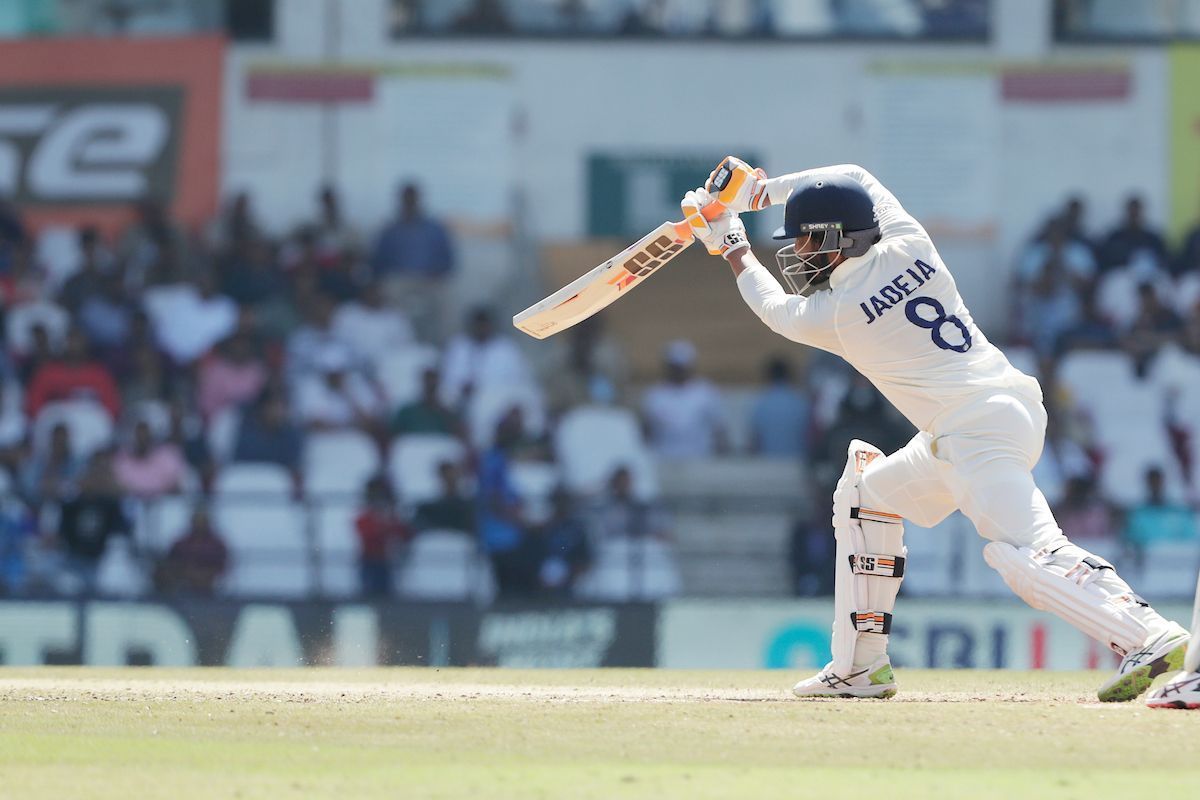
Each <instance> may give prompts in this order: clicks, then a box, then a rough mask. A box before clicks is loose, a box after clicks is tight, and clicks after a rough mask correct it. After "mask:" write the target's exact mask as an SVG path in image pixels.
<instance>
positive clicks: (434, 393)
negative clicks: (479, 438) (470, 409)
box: [392, 367, 462, 436]
mask: <svg viewBox="0 0 1200 800" xmlns="http://www.w3.org/2000/svg"><path fill="white" fill-rule="evenodd" d="M440 382H441V376H440V374H439V373H438V370H437V367H427V368H426V369H425V370H424V371H423V372H422V373H421V396H420V397H418V398H417V399H416V400H413V401H412V402H411V403H408V404H406V405H403V406H401V407H400V408H398V409H397V410H396V413H395V415H393V416H392V433H393V434H394V435H396V436H404V435H406V434H410V433H445V434H450V435H453V436H458V435H461V433H462V430H461V428H462V425H461V423H460V422H459V419H458V417H457V415H455V413H454V412H453V411H451V410H450V409H449V408H447V407H446V404H445V403H443V402H442V397H441V395H440V394H439V393H438V387H439V385H440Z"/></svg>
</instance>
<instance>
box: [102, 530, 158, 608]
mask: <svg viewBox="0 0 1200 800" xmlns="http://www.w3.org/2000/svg"><path fill="white" fill-rule="evenodd" d="M148 588H149V579H148V578H147V576H146V572H145V570H144V569H143V568H142V566H141V564H140V563H139V562H138V560H137V558H136V557H135V556H134V554H133V548H132V547H130V544H129V540H128V539H126V538H125V537H123V536H122V537H115V538H113V539H111V540H110V541H109V542H108V546H107V547H106V548H105V550H104V555H103V556H102V557H101V559H100V565H99V567H98V568H97V570H96V591H97V592H98V593H99V594H101V595H105V596H108V597H141V596H142V595H144V594H145V593H146V590H147V589H148Z"/></svg>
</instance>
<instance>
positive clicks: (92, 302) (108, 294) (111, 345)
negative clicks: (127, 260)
mask: <svg viewBox="0 0 1200 800" xmlns="http://www.w3.org/2000/svg"><path fill="white" fill-rule="evenodd" d="M78 320H79V327H80V329H81V330H82V331H83V332H84V333H85V334H86V335H87V337H88V339H89V340H91V341H92V343H93V344H95V345H96V346H97V347H99V348H100V349H101V350H104V351H111V350H120V349H121V348H123V347H124V346H125V344H126V343H127V342H128V341H129V336H130V333H131V332H132V328H133V307H132V306H131V304H130V303H129V300H128V298H127V297H126V296H125V286H124V283H123V282H122V280H121V276H120V275H116V274H113V275H105V276H103V277H102V278H101V279H100V280H99V282H98V284H97V286H96V288H95V291H94V292H93V293H92V294H89V295H87V296H86V297H85V298H84V299H83V301H82V302H81V303H80V304H79V312H78Z"/></svg>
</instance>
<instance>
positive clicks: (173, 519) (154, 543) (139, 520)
mask: <svg viewBox="0 0 1200 800" xmlns="http://www.w3.org/2000/svg"><path fill="white" fill-rule="evenodd" d="M194 505H195V500H194V499H193V498H190V497H184V496H181V495H164V496H163V497H158V498H155V499H153V500H147V501H144V502H140V503H138V504H137V507H136V509H135V512H134V514H133V531H134V540H135V541H136V542H137V543H138V546H139V547H141V548H142V549H143V550H145V551H146V552H149V553H152V554H155V555H159V556H161V555H164V554H166V552H167V551H168V550H170V549H171V545H173V544H175V541H176V540H177V539H178V538H179V537H181V536H183V535H184V534H185V533H187V529H188V525H189V524H190V523H191V518H192V508H193V506H194ZM218 533H220V532H219V531H218Z"/></svg>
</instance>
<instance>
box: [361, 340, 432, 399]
mask: <svg viewBox="0 0 1200 800" xmlns="http://www.w3.org/2000/svg"><path fill="white" fill-rule="evenodd" d="M437 360H438V354H437V350H436V349H435V348H433V347H426V346H423V345H413V346H410V347H404V348H401V349H399V350H394V351H392V352H390V353H388V354H386V355H385V356H383V357H382V358H380V359H379V360H377V361H376V362H375V376H376V378H377V379H378V380H379V383H380V385H381V386H382V387H383V393H384V396H386V397H387V400H388V404H389V406H390V407H391V408H399V407H400V406H402V405H404V404H406V403H410V402H412V401H413V400H416V399H417V398H418V397H419V396H420V394H421V375H422V373H423V372H424V371H425V370H426V369H427V368H429V367H431V366H434V365H436V364H437Z"/></svg>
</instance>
